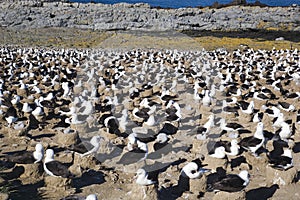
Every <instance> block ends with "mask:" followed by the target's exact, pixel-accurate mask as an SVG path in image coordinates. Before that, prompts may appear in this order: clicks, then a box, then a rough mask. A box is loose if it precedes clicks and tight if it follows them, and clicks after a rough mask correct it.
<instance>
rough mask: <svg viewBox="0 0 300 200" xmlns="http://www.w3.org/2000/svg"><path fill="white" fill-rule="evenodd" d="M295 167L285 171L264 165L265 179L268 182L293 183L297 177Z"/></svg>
mask: <svg viewBox="0 0 300 200" xmlns="http://www.w3.org/2000/svg"><path fill="white" fill-rule="evenodd" d="M297 173H298V172H297V169H296V168H295V167H293V168H290V169H288V170H286V171H281V170H278V169H274V168H272V167H270V166H266V181H267V183H268V184H271V185H272V184H278V185H289V184H291V183H293V181H294V180H295V178H296V177H297Z"/></svg>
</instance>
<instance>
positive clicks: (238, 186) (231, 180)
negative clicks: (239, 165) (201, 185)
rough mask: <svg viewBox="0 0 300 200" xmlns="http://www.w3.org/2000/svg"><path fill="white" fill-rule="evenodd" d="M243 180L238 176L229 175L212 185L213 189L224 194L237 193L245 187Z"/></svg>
mask: <svg viewBox="0 0 300 200" xmlns="http://www.w3.org/2000/svg"><path fill="white" fill-rule="evenodd" d="M243 184H244V180H243V179H241V178H240V177H239V176H238V175H234V174H229V175H227V176H226V177H225V178H223V179H222V180H220V181H218V182H215V183H214V184H213V186H214V189H217V190H221V191H226V192H237V191H240V190H242V189H243V188H244V187H245V186H244V185H243Z"/></svg>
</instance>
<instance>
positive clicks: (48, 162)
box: [44, 149, 72, 178]
mask: <svg viewBox="0 0 300 200" xmlns="http://www.w3.org/2000/svg"><path fill="white" fill-rule="evenodd" d="M44 170H45V172H46V173H47V174H48V175H50V176H54V177H63V178H69V177H71V176H72V174H71V173H70V171H69V170H68V167H67V166H66V165H64V164H63V163H61V162H59V161H57V160H54V151H53V149H47V150H46V157H45V161H44Z"/></svg>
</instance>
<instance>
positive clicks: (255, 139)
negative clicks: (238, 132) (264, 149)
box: [239, 122, 265, 155]
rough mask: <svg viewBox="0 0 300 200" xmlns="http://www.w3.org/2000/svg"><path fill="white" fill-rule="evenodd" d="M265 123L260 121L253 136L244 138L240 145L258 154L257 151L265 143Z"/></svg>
mask: <svg viewBox="0 0 300 200" xmlns="http://www.w3.org/2000/svg"><path fill="white" fill-rule="evenodd" d="M263 130H264V124H263V123H262V122H259V123H258V124H257V127H256V131H255V133H254V135H253V136H250V137H245V138H243V139H242V140H241V141H240V143H239V145H240V146H241V147H243V148H244V149H246V150H249V151H251V152H252V153H253V154H254V155H256V151H257V150H258V149H259V148H260V147H261V146H262V145H263V144H264V142H265V137H264V134H263Z"/></svg>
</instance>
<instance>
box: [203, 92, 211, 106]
mask: <svg viewBox="0 0 300 200" xmlns="http://www.w3.org/2000/svg"><path fill="white" fill-rule="evenodd" d="M202 104H203V105H204V106H209V105H210V104H211V96H210V93H209V90H205V95H204V97H203V99H202Z"/></svg>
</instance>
